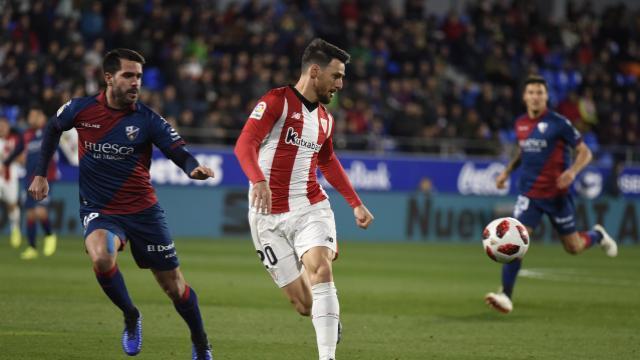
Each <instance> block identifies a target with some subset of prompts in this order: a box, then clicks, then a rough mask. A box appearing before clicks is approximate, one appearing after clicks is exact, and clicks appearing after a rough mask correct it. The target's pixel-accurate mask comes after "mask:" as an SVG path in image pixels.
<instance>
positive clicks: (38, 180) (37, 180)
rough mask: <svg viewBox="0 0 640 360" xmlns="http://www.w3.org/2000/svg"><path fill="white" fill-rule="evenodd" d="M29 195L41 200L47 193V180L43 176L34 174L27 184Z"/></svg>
mask: <svg viewBox="0 0 640 360" xmlns="http://www.w3.org/2000/svg"><path fill="white" fill-rule="evenodd" d="M29 195H31V197H33V198H34V199H35V200H38V201H40V200H42V199H44V198H46V197H47V195H49V182H48V181H47V178H46V177H45V176H38V175H36V176H34V177H33V181H32V182H31V185H29Z"/></svg>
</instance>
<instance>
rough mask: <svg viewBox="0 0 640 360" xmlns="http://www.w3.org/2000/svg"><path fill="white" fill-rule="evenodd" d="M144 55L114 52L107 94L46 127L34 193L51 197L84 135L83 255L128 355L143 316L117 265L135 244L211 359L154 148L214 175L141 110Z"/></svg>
mask: <svg viewBox="0 0 640 360" xmlns="http://www.w3.org/2000/svg"><path fill="white" fill-rule="evenodd" d="M144 62H145V60H144V58H143V57H142V55H140V54H138V53H137V52H135V51H133V50H129V49H115V50H113V51H111V52H109V53H108V54H107V55H106V56H105V58H104V60H103V72H104V80H105V83H106V86H107V87H106V90H105V91H104V92H101V93H100V94H99V95H96V96H89V97H83V98H76V99H73V100H71V101H69V102H68V103H66V104H64V105H63V106H62V107H61V108H60V109H59V110H58V112H57V114H56V116H55V117H53V118H52V119H51V120H50V121H49V122H48V124H47V126H46V128H45V132H44V139H43V142H42V149H41V156H40V161H39V163H38V168H37V169H36V176H35V177H34V179H33V182H32V184H31V186H30V188H29V193H30V194H31V196H33V198H34V199H36V200H41V199H43V198H45V197H46V196H47V192H48V183H47V179H46V177H45V175H46V168H47V164H48V162H49V159H51V157H52V156H53V153H54V152H55V149H56V146H57V144H58V141H59V139H60V135H61V134H62V132H63V131H66V130H69V129H71V128H73V127H75V128H76V129H77V131H78V142H79V160H80V180H79V186H80V218H81V219H82V220H83V224H84V236H85V247H86V250H87V253H88V254H89V257H90V258H91V261H92V262H93V268H94V271H95V273H96V278H97V280H98V283H99V284H100V286H101V287H102V289H103V291H104V292H105V294H106V295H107V296H108V297H109V298H110V299H111V301H112V302H113V303H114V304H115V305H116V306H117V307H118V308H120V309H121V310H122V312H123V314H124V319H125V321H124V322H125V329H124V331H123V334H122V347H123V349H124V351H125V353H127V354H128V355H136V354H137V353H138V352H140V349H141V346H142V316H141V315H140V312H139V311H138V309H137V308H136V307H135V306H134V304H133V302H132V300H131V298H130V297H129V293H128V292H127V288H126V286H125V283H124V279H123V277H122V274H121V273H120V271H119V269H118V266H117V264H116V257H117V253H118V251H119V250H122V249H123V247H124V246H125V244H127V243H128V244H129V245H130V247H131V252H132V254H133V257H134V259H135V261H136V263H137V264H138V266H139V267H140V268H149V269H151V271H152V273H153V275H154V276H155V278H156V280H157V281H158V283H159V284H160V286H161V287H162V289H163V290H164V291H165V292H166V293H167V295H168V296H169V297H170V298H171V300H173V303H174V306H175V308H176V310H177V312H178V313H179V314H180V315H181V316H182V318H183V319H184V320H185V322H186V323H187V325H188V326H189V329H190V330H191V340H192V343H193V347H192V359H199V360H200V359H212V358H213V357H212V353H211V346H210V345H209V342H208V339H207V335H206V333H205V330H204V325H203V321H202V317H201V315H200V309H199V307H198V298H197V296H196V292H195V291H194V290H193V289H192V288H191V287H189V285H188V284H187V283H186V282H185V279H184V277H183V275H182V272H181V271H180V268H179V263H178V258H177V255H176V249H175V246H174V243H173V241H172V239H171V236H170V234H169V230H168V227H167V223H166V220H165V216H164V210H162V209H161V208H160V206H159V205H158V200H157V198H156V195H155V191H154V189H153V187H152V185H151V180H150V176H149V168H150V165H151V152H152V147H153V145H155V146H157V147H158V148H159V149H160V150H161V151H162V152H163V153H164V154H165V156H167V157H168V158H169V159H171V160H172V161H173V162H174V163H175V164H176V165H178V166H179V167H180V168H181V169H182V170H183V171H184V172H185V173H186V174H187V175H189V176H190V177H191V178H192V179H198V180H206V179H207V178H209V177H213V171H212V170H211V169H209V168H208V167H206V166H201V165H200V164H199V163H198V161H197V160H196V159H195V158H194V157H193V156H192V155H191V154H190V153H189V152H188V151H187V150H186V149H185V142H184V141H183V140H182V138H181V137H180V135H178V133H177V132H176V131H175V130H174V129H173V128H172V127H171V126H170V125H169V124H168V123H167V122H166V121H165V120H164V119H163V118H162V117H161V116H160V115H158V114H156V113H155V112H154V111H152V110H151V109H150V108H148V107H147V106H145V105H144V104H142V103H140V102H138V95H139V91H140V86H141V78H142V65H143V64H144Z"/></svg>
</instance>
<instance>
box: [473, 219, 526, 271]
mask: <svg viewBox="0 0 640 360" xmlns="http://www.w3.org/2000/svg"><path fill="white" fill-rule="evenodd" d="M482 246H483V248H484V251H485V253H486V254H487V256H489V258H491V259H492V260H494V261H496V262H499V263H510V262H512V261H514V260H516V259H522V257H523V256H524V255H525V254H526V253H527V250H529V233H528V232H527V228H526V227H525V226H524V225H522V223H520V221H518V220H517V219H514V218H511V217H504V218H499V219H495V220H493V221H492V222H490V223H489V224H488V225H487V226H486V227H485V228H484V230H483V231H482Z"/></svg>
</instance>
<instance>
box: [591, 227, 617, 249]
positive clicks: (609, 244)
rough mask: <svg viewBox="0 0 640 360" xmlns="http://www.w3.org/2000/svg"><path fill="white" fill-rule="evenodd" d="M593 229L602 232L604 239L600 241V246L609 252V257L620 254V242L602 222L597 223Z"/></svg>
mask: <svg viewBox="0 0 640 360" xmlns="http://www.w3.org/2000/svg"><path fill="white" fill-rule="evenodd" d="M593 230H595V231H597V232H599V233H600V234H602V240H601V241H600V247H602V250H604V253H605V254H607V256H608V257H616V256H618V244H616V241H615V240H613V238H612V237H611V236H609V233H607V230H605V229H604V227H603V226H602V225H600V224H597V225H595V226H594V227H593Z"/></svg>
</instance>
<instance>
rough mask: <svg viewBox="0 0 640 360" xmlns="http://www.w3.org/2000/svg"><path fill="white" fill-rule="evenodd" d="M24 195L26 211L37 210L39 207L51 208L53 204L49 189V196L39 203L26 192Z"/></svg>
mask: <svg viewBox="0 0 640 360" xmlns="http://www.w3.org/2000/svg"><path fill="white" fill-rule="evenodd" d="M22 194H23V196H24V208H25V209H26V210H29V209H35V208H37V207H39V206H42V207H49V203H50V202H51V188H49V195H48V196H47V197H46V198H44V199H42V200H40V201H37V200H35V199H34V198H32V197H31V195H29V193H28V192H26V191H25V192H23V193H22Z"/></svg>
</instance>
